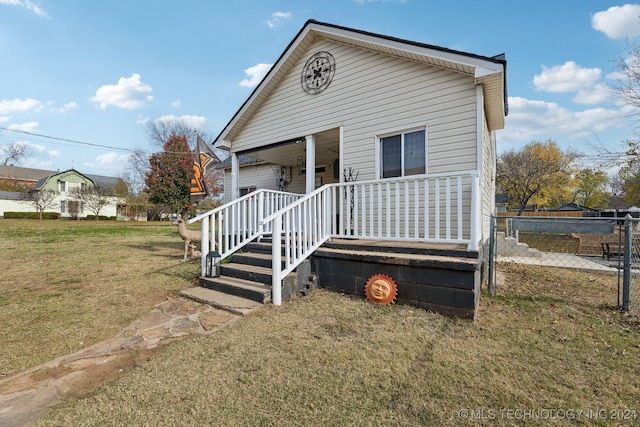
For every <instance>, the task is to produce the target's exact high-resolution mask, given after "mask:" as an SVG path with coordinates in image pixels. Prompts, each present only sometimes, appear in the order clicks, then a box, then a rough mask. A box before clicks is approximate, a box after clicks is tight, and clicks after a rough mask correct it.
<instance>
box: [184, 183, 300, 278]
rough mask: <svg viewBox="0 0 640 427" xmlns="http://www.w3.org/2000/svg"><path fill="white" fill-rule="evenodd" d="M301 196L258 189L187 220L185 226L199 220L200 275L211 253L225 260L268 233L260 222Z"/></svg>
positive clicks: (204, 271) (203, 272)
mask: <svg viewBox="0 0 640 427" xmlns="http://www.w3.org/2000/svg"><path fill="white" fill-rule="evenodd" d="M302 196H303V195H301V194H295V193H288V192H284V191H275V190H267V189H260V190H256V191H253V192H251V193H249V194H246V195H244V196H242V197H239V198H237V199H235V200H232V201H231V202H228V203H225V204H224V205H222V206H218V207H217V208H214V209H211V210H210V211H207V212H204V213H201V214H199V215H197V216H195V217H193V218H190V219H189V220H188V221H187V223H188V224H193V223H195V222H197V221H202V227H201V236H202V242H201V266H202V269H201V270H202V271H201V274H202V276H204V275H205V273H206V256H207V254H208V253H209V252H210V251H212V250H217V251H218V253H219V254H220V256H221V258H223V259H224V258H226V257H228V256H229V255H231V254H233V253H234V252H236V251H238V250H239V249H242V247H244V246H245V245H246V244H248V243H250V242H251V241H253V240H255V239H257V238H258V237H260V236H263V235H265V234H269V233H270V232H271V230H270V228H268V227H265V226H264V225H262V224H261V219H262V218H263V217H264V216H265V215H271V214H272V213H273V212H274V211H277V210H279V209H282V208H283V207H285V206H286V205H287V204H290V203H292V202H293V201H295V200H297V199H299V198H301V197H302Z"/></svg>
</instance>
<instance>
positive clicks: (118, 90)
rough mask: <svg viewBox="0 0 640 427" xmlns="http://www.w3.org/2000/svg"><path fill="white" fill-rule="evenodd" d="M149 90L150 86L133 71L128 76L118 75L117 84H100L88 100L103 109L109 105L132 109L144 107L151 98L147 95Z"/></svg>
mask: <svg viewBox="0 0 640 427" xmlns="http://www.w3.org/2000/svg"><path fill="white" fill-rule="evenodd" d="M151 91H152V89H151V86H149V85H147V84H145V83H143V82H141V81H140V74H137V73H134V74H132V75H131V77H129V78H126V77H120V80H118V84H117V85H104V86H102V87H101V88H99V89H98V90H97V91H96V95H95V96H93V97H91V98H90V99H89V100H90V101H92V102H97V103H99V104H100V108H101V109H103V110H105V109H106V108H107V106H109V105H113V106H115V107H118V108H126V109H131V110H133V109H137V108H142V107H144V105H145V103H147V102H149V101H151V100H152V99H153V96H151V95H147V93H149V92H151Z"/></svg>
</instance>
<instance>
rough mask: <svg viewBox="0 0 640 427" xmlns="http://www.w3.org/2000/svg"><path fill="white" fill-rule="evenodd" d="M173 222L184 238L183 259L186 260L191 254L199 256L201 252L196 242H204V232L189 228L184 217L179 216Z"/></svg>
mask: <svg viewBox="0 0 640 427" xmlns="http://www.w3.org/2000/svg"><path fill="white" fill-rule="evenodd" d="M173 224H174V225H177V226H178V233H179V234H180V237H181V238H182V240H184V258H182V261H186V260H187V258H188V257H189V256H190V257H191V258H197V257H199V256H200V255H201V254H200V251H198V250H196V245H195V244H196V243H199V242H202V234H201V233H200V232H199V231H194V230H188V229H187V226H186V224H185V223H184V220H183V219H182V218H178V220H177V221H175V222H174V223H173Z"/></svg>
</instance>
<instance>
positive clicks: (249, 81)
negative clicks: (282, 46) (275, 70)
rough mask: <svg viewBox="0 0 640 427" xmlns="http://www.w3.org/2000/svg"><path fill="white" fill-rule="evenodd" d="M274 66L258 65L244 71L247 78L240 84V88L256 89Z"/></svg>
mask: <svg viewBox="0 0 640 427" xmlns="http://www.w3.org/2000/svg"><path fill="white" fill-rule="evenodd" d="M272 66H273V64H258V65H254V66H253V67H249V68H247V69H246V70H244V73H245V74H246V75H247V78H245V79H244V80H242V81H241V82H240V86H243V87H255V86H257V85H258V84H259V83H260V82H261V81H262V78H263V77H264V76H266V75H267V73H268V72H269V70H270V69H271V67H272Z"/></svg>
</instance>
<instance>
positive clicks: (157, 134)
mask: <svg viewBox="0 0 640 427" xmlns="http://www.w3.org/2000/svg"><path fill="white" fill-rule="evenodd" d="M172 135H174V136H183V137H185V138H186V139H187V142H188V143H189V147H190V148H191V149H192V150H193V149H194V148H195V146H196V143H197V138H198V135H199V136H200V138H202V139H203V140H205V141H212V140H213V138H212V137H211V135H209V134H208V133H207V132H206V131H203V130H201V129H196V127H194V126H193V124H191V123H189V122H188V121H187V120H184V119H181V118H173V119H158V120H149V121H148V122H147V137H148V138H149V141H151V143H153V145H155V146H157V147H158V148H159V149H162V147H164V144H165V143H166V142H167V141H168V140H169V138H170V137H171V136H172ZM213 151H214V152H215V154H216V156H218V157H219V158H220V159H224V158H226V157H227V154H226V152H225V151H223V150H220V149H218V148H214V149H213Z"/></svg>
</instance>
